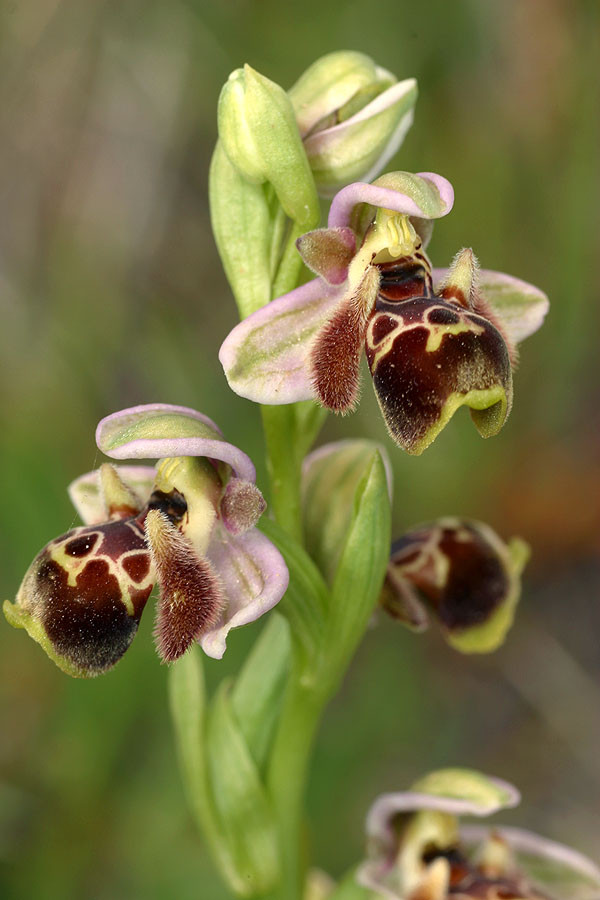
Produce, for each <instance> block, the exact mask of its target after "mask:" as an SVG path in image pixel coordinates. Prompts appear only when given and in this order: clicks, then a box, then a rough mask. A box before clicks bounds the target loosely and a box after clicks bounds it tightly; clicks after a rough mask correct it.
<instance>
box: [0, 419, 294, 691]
mask: <svg viewBox="0 0 600 900" xmlns="http://www.w3.org/2000/svg"><path fill="white" fill-rule="evenodd" d="M96 437H97V443H98V446H99V448H100V449H101V450H102V451H104V452H105V453H106V454H107V455H108V456H111V457H113V458H115V459H153V458H154V459H158V460H159V462H158V464H157V466H156V468H150V467H146V466H143V467H137V466H117V467H114V466H111V465H109V464H105V465H103V466H102V467H101V468H100V470H98V471H96V472H91V473H88V474H87V475H83V476H81V477H80V478H78V479H77V480H76V481H75V482H73V484H72V485H71V486H70V488H69V493H70V496H71V499H72V500H73V503H74V505H75V507H76V509H77V511H78V512H79V514H80V516H81V518H82V519H83V521H84V523H85V525H84V526H83V527H80V528H75V529H72V530H71V531H69V532H68V533H67V534H65V535H62V536H61V537H59V538H56V539H55V540H53V541H51V542H50V543H49V544H48V545H47V546H46V547H44V549H43V550H42V551H41V552H40V553H39V554H38V556H37V557H36V559H35V560H34V562H33V563H32V565H31V566H30V568H29V570H28V572H27V574H26V575H25V578H24V580H23V583H22V585H21V587H20V589H19V592H18V594H17V598H16V602H15V603H14V604H12V603H9V602H6V603H5V604H4V611H5V615H6V617H7V619H8V621H9V622H10V623H11V624H12V625H15V626H16V627H19V628H25V629H26V630H27V631H28V633H29V634H30V635H31V636H32V637H33V638H34V639H35V640H36V641H38V642H39V643H40V644H41V645H42V647H43V648H44V649H45V650H46V652H47V653H48V655H49V656H50V657H51V659H53V660H54V662H56V663H57V665H58V666H60V668H62V669H63V670H64V671H66V672H67V673H68V674H70V675H75V676H80V677H89V676H93V675H97V674H99V673H101V672H104V671H106V670H107V669H109V668H111V667H112V666H113V665H114V664H115V663H116V662H117V661H118V660H119V659H120V658H121V656H122V655H123V653H124V652H125V650H126V649H127V647H128V646H129V644H130V643H131V641H132V639H133V637H134V635H135V632H136V631H137V627H138V624H139V621H140V617H141V615H142V612H143V610H144V607H145V605H146V601H147V600H148V597H149V596H150V593H151V591H152V588H153V586H154V584H157V585H158V586H159V588H160V600H159V602H158V608H157V621H156V631H155V636H156V643H157V650H158V653H159V655H160V656H161V658H162V659H163V660H164V661H167V662H170V661H172V660H175V659H177V658H178V657H179V656H181V654H182V653H184V652H185V650H186V649H187V648H188V647H189V646H190V644H191V643H192V642H193V641H195V640H198V641H199V642H200V644H201V646H202V648H203V650H204V651H205V652H206V653H207V654H208V655H209V656H213V657H215V658H217V659H218V658H220V657H221V656H222V655H223V653H224V651H225V641H226V637H227V634H228V632H229V631H230V630H231V629H232V628H235V627H238V626H240V625H245V624H247V623H248V622H252V621H254V620H255V619H257V618H258V617H259V616H261V615H262V614H263V613H265V612H267V611H268V610H269V609H271V608H272V607H273V606H274V605H275V604H276V603H277V602H278V601H279V600H280V599H281V597H282V596H283V594H284V593H285V590H286V588H287V583H288V572H287V568H286V566H285V563H284V561H283V558H282V557H281V555H280V553H279V551H278V550H277V549H276V548H275V547H274V546H273V544H272V543H271V542H270V541H269V540H268V539H267V538H266V537H264V535H262V534H261V533H260V532H259V531H258V529H257V528H255V527H254V526H255V525H256V522H257V520H258V519H259V517H260V515H261V514H262V512H263V511H264V508H265V503H264V500H263V498H262V495H261V494H260V491H259V490H258V488H257V487H256V484H255V477H256V474H255V469H254V466H253V464H252V462H251V460H250V459H249V457H248V456H247V455H246V454H245V453H243V451H241V450H239V449H238V448H237V447H235V446H233V445H232V444H229V443H227V441H225V440H224V439H223V437H222V435H221V432H220V431H219V429H218V428H217V426H216V425H215V424H214V422H212V421H211V420H210V419H208V418H207V417H206V416H203V415H201V414H200V413H197V412H196V411H195V410H191V409H188V408H186V407H180V406H171V405H168V404H152V405H147V406H138V407H133V408H131V409H126V410H123V411H121V412H118V413H115V414H114V415H111V416H108V417H107V418H105V419H103V420H102V421H101V422H100V424H99V426H98V430H97V436H96Z"/></svg>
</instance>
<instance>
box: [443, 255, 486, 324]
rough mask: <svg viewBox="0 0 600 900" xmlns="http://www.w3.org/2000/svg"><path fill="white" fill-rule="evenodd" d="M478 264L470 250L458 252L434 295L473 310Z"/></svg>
mask: <svg viewBox="0 0 600 900" xmlns="http://www.w3.org/2000/svg"><path fill="white" fill-rule="evenodd" d="M478 271H479V263H478V261H477V257H476V256H475V254H474V253H473V251H472V250H471V249H470V248H465V249H464V250H459V252H458V253H457V254H456V256H455V257H454V260H453V261H452V263H451V265H450V268H449V269H448V270H447V273H446V276H445V278H444V280H443V281H442V283H441V284H440V285H439V287H438V288H437V291H436V293H437V294H439V296H440V297H442V298H443V299H444V300H448V301H451V302H453V303H458V304H459V306H463V307H464V308H465V309H471V310H472V309H474V308H475V302H476V292H477V281H478V279H477V275H478Z"/></svg>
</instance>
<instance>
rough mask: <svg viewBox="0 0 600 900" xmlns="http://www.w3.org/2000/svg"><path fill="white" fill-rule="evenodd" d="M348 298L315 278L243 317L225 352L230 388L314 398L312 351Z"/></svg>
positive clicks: (252, 394) (255, 396) (261, 397)
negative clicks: (318, 335) (320, 332)
mask: <svg viewBox="0 0 600 900" xmlns="http://www.w3.org/2000/svg"><path fill="white" fill-rule="evenodd" d="M342 297H343V291H341V290H340V288H336V289H333V288H328V287H327V285H325V284H324V282H323V281H322V280H321V279H320V278H315V279H314V280H313V281H309V282H308V284H304V285H302V287H299V288H296V290H294V291H291V292H290V293H289V294H284V296H283V297H278V298H277V300H273V301H272V302H271V303H269V304H268V305H267V306H265V307H263V308H262V309H259V310H258V311H257V312H255V313H253V315H251V316H249V317H248V318H247V319H244V321H243V322H240V324H239V325H237V326H236V327H235V328H234V329H233V331H232V332H231V333H230V334H229V335H228V336H227V338H226V339H225V341H224V342H223V345H222V346H221V349H220V351H219V359H220V361H221V364H222V366H223V369H224V370H225V375H226V376H227V381H228V382H229V386H230V388H231V389H232V390H233V391H235V393H236V394H239V395H240V397H247V398H248V399H249V400H254V401H255V402H256V403H266V404H270V403H274V404H277V403H295V402H297V401H299V400H310V399H312V398H313V397H314V389H313V387H312V384H311V380H310V372H309V370H308V366H307V364H306V362H307V356H308V353H309V351H310V346H311V343H312V341H313V338H314V336H315V334H316V332H317V331H318V330H319V328H321V327H322V326H323V324H324V323H325V322H326V321H327V319H328V318H329V316H330V315H331V312H332V310H333V309H334V308H335V306H336V304H337V303H338V302H339V300H340V299H341V298H342ZM238 475H240V473H239V472H238ZM240 477H243V476H242V475H240Z"/></svg>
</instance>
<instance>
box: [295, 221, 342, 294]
mask: <svg viewBox="0 0 600 900" xmlns="http://www.w3.org/2000/svg"><path fill="white" fill-rule="evenodd" d="M296 247H297V248H298V253H299V254H300V256H301V257H302V259H303V260H304V263H305V265H306V266H308V268H309V269H310V270H311V271H312V272H314V273H315V274H316V275H320V276H321V278H323V279H324V280H325V281H326V282H327V283H328V284H332V285H336V284H343V283H344V281H345V280H346V278H347V277H348V266H349V265H350V263H351V261H352V257H353V256H354V254H355V253H356V235H355V234H354V232H353V231H352V229H351V228H317V230H316V231H308V232H307V233H306V234H303V235H302V237H299V238H298V240H297V241H296Z"/></svg>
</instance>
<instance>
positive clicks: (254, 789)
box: [206, 683, 279, 897]
mask: <svg viewBox="0 0 600 900" xmlns="http://www.w3.org/2000/svg"><path fill="white" fill-rule="evenodd" d="M206 752H207V762H208V773H209V779H210V787H211V794H212V800H213V802H214V807H215V812H216V817H217V819H218V821H219V824H220V827H221V829H222V834H223V840H224V842H225V844H226V846H227V849H228V853H229V854H230V856H231V859H232V860H233V862H234V866H235V873H236V878H235V881H234V880H231V881H230V884H231V886H232V887H233V888H234V890H235V891H236V893H238V894H239V895H240V896H242V897H253V896H259V895H261V894H263V893H265V892H266V891H268V890H270V889H271V888H272V887H273V886H274V885H275V884H276V883H277V881H278V879H279V848H278V838H277V830H276V826H275V820H274V816H273V812H272V809H271V806H270V802H269V799H268V797H267V792H266V789H265V787H264V785H263V783H262V781H261V778H260V775H259V772H258V769H257V767H256V764H255V762H254V760H253V759H252V756H251V754H250V751H249V749H248V745H247V744H246V741H245V740H244V737H243V735H242V732H241V730H240V727H239V725H238V723H237V722H236V719H235V716H234V714H233V710H232V707H231V697H230V693H229V690H228V685H227V684H226V683H222V684H221V685H220V687H219V689H218V691H217V694H216V696H215V698H214V701H213V704H212V708H211V711H210V715H209V720H208V729H207V739H206Z"/></svg>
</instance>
